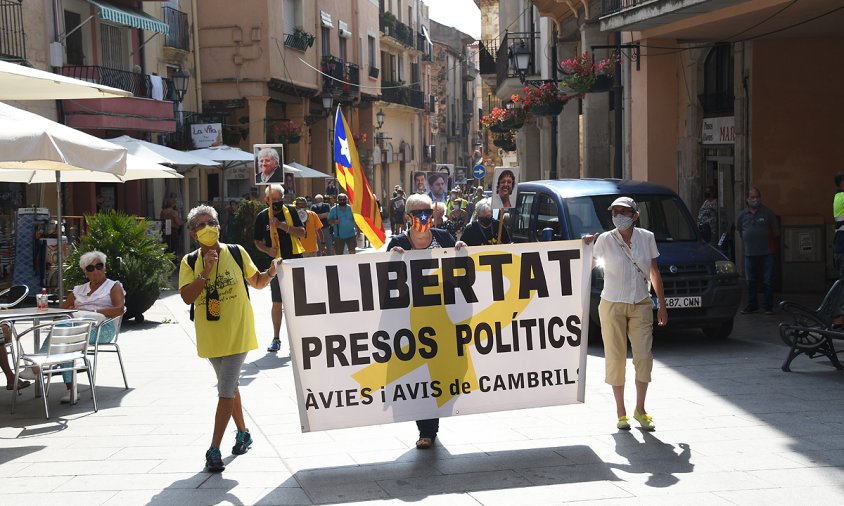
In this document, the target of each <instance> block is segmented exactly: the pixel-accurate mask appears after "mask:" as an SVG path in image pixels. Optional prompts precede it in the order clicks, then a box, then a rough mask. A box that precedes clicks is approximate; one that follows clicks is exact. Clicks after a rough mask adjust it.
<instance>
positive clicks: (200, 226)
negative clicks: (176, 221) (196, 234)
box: [194, 220, 219, 230]
mask: <svg viewBox="0 0 844 506" xmlns="http://www.w3.org/2000/svg"><path fill="white" fill-rule="evenodd" d="M217 225H219V223H217V220H208V221H203V222H200V223H197V224H196V227H194V230H202V229H203V228H205V227H206V226H210V227H216V226H217Z"/></svg>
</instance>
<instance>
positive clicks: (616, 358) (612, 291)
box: [583, 197, 668, 430]
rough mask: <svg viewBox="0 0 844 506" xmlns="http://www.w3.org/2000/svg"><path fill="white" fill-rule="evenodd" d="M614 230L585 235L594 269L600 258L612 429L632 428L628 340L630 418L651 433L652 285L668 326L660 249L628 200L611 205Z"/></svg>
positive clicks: (662, 321) (601, 313)
mask: <svg viewBox="0 0 844 506" xmlns="http://www.w3.org/2000/svg"><path fill="white" fill-rule="evenodd" d="M609 211H610V212H611V213H612V223H613V225H615V228H614V229H613V230H610V231H609V232H604V233H602V234H600V235H598V234H595V235H592V236H586V237H584V238H583V241H584V242H585V243H586V244H590V243H592V242H593V241H594V242H595V247H594V248H593V250H592V258H593V260H592V266H593V267H594V266H595V263H596V262H595V259H597V258H600V259H601V260H602V261H603V264H604V288H603V290H602V291H601V302H600V303H599V304H598V316H599V318H600V320H601V337H602V338H603V341H604V357H605V367H606V371H605V377H604V380H605V381H606V383H607V384H609V385H610V386H611V387H612V393H613V397H614V398H615V409H616V415H617V416H618V420H617V422H616V427H618V428H619V429H621V430H629V429H630V421H629V419H628V418H627V408H626V407H625V406H624V383H625V366H626V365H627V341H628V340H629V341H630V347H631V348H632V350H633V367H634V368H635V370H636V407H635V409H634V410H633V418H635V419H636V421H637V422H639V425H641V426H642V428H643V429H645V430H654V429H655V428H656V425H655V424H654V422H653V418H651V416H650V415H649V414H648V412H647V410H646V409H645V397H646V396H647V393H648V385H649V384H650V382H651V370H652V369H653V364H654V360H653V354H652V353H651V346H652V344H653V301H652V300H651V296H650V286H653V291H654V293H655V294H656V297H657V301H658V303H659V309H658V310H657V321H658V323H659V325H660V326H663V325H665V324H667V323H668V311H667V309H666V307H665V295H664V294H663V290H662V276H661V275H660V273H659V266H658V265H657V263H656V257H658V256H659V250H657V247H656V240H655V239H654V234H653V232H651V231H649V230H645V229H643V228H639V227H634V226H633V225H634V224H635V223H636V221H637V220H638V219H639V206H638V204H636V201H634V200H633V199H632V198H630V197H619V198H617V199H615V201H613V203H612V205H610V207H609Z"/></svg>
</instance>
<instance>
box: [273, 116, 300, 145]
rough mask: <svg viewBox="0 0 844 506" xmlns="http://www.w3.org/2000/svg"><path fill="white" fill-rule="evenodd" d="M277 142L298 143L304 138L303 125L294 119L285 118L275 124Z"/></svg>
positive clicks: (274, 130)
mask: <svg viewBox="0 0 844 506" xmlns="http://www.w3.org/2000/svg"><path fill="white" fill-rule="evenodd" d="M273 132H274V133H275V138H276V142H278V143H280V144H296V143H298V142H299V139H301V138H302V125H300V124H299V123H296V122H295V121H293V120H292V119H285V120H281V121H278V122H276V123H275V124H274V125H273Z"/></svg>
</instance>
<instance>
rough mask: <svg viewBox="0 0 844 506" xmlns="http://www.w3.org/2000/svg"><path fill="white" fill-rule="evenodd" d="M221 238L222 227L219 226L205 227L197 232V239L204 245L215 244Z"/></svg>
mask: <svg viewBox="0 0 844 506" xmlns="http://www.w3.org/2000/svg"><path fill="white" fill-rule="evenodd" d="M219 238H220V229H219V228H217V227H210V226H209V227H205V228H203V229H202V230H200V231H199V232H197V233H196V239H197V240H198V241H199V244H202V245H203V246H213V245H215V244H217V240H218V239H219Z"/></svg>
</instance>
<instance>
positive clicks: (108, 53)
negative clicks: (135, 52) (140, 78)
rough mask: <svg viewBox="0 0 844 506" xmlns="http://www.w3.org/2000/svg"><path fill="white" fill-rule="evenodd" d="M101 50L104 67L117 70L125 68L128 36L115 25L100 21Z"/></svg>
mask: <svg viewBox="0 0 844 506" xmlns="http://www.w3.org/2000/svg"><path fill="white" fill-rule="evenodd" d="M100 50H101V51H102V58H101V63H102V66H103V67H106V68H110V69H117V70H126V69H125V68H124V61H125V59H124V57H125V55H126V54H127V51H126V38H125V35H124V31H123V30H122V29H120V28H118V27H116V26H114V25H109V24H106V23H100Z"/></svg>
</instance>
